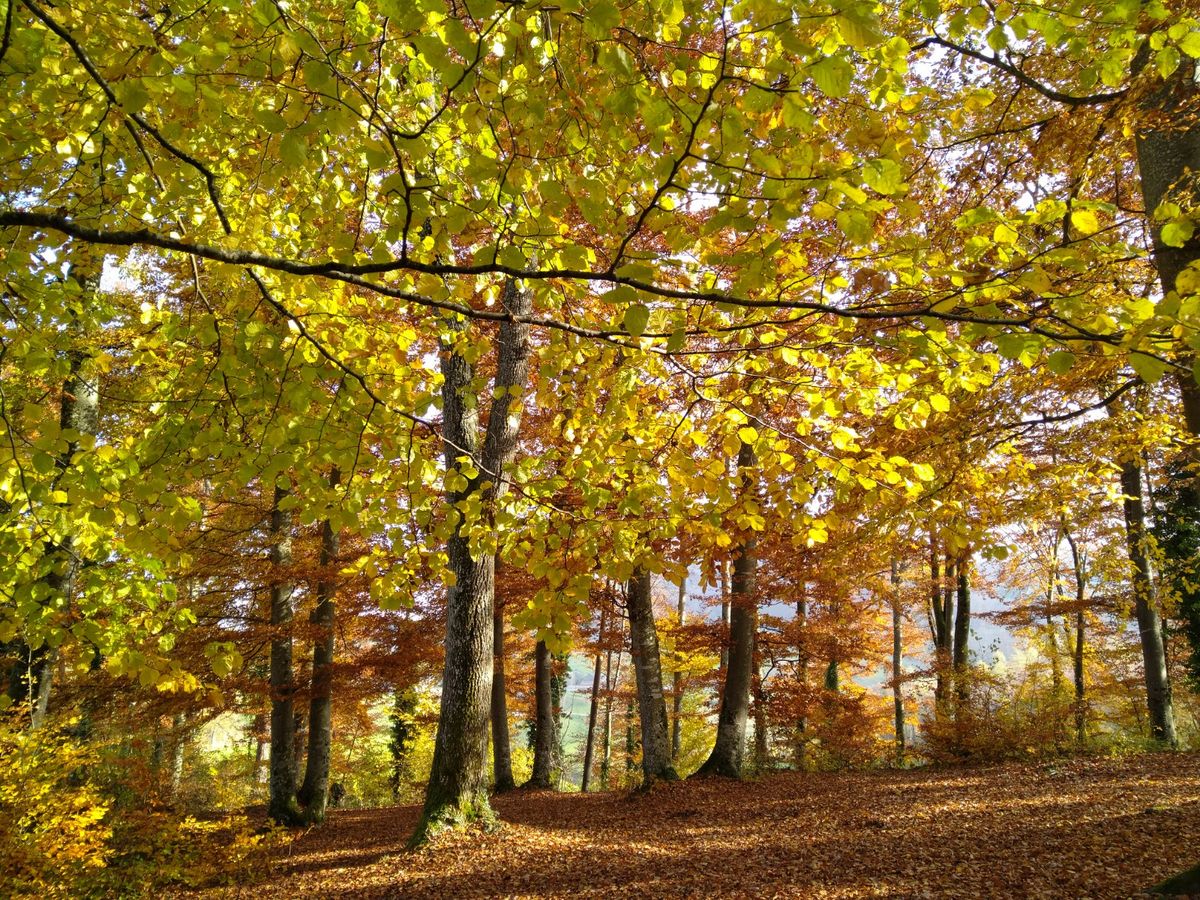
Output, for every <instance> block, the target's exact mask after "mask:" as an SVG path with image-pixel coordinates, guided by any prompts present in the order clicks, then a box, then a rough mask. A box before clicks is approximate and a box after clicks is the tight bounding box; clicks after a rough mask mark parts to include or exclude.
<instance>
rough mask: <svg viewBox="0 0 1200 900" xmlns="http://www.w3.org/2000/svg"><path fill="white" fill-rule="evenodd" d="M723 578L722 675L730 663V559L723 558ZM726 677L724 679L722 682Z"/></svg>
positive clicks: (719, 664) (721, 572) (720, 669)
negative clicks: (723, 634)
mask: <svg viewBox="0 0 1200 900" xmlns="http://www.w3.org/2000/svg"><path fill="white" fill-rule="evenodd" d="M718 576H719V577H720V580H721V627H722V628H723V629H724V631H725V640H723V641H722V642H721V657H720V662H719V663H718V667H717V671H718V672H720V673H721V674H722V675H724V674H725V668H726V666H728V665H729V625H730V607H729V560H727V559H723V560H721V569H720V571H719V572H718ZM723 682H724V679H722V683H723Z"/></svg>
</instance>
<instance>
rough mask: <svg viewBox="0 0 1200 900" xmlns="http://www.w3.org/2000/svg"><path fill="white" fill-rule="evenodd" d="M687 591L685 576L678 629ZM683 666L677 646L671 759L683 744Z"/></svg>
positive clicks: (680, 590)
mask: <svg viewBox="0 0 1200 900" xmlns="http://www.w3.org/2000/svg"><path fill="white" fill-rule="evenodd" d="M686 591H687V575H686V574H685V575H684V576H683V578H681V579H679V600H678V603H677V612H678V615H679V627H680V628H683V618H684V615H685V613H684V609H683V602H684V600H685V599H686ZM682 666H683V654H682V653H680V652H679V648H678V646H676V648H675V674H674V676H673V678H672V679H671V691H672V693H673V695H674V696H673V697H672V698H671V759H672V760H675V759H678V758H679V746H680V744H681V743H682V742H683V673H682V672H681V671H680V669H681V668H682Z"/></svg>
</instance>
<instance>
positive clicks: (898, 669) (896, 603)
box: [892, 559, 907, 763]
mask: <svg viewBox="0 0 1200 900" xmlns="http://www.w3.org/2000/svg"><path fill="white" fill-rule="evenodd" d="M901 625H902V620H901V616H900V569H899V567H898V566H897V565H896V560H894V559H893V560H892V706H893V707H894V721H895V727H896V760H897V762H900V763H903V762H904V751H905V749H906V748H905V741H906V740H907V738H906V737H905V734H904V689H903V687H902V685H901V681H902V679H903V676H904V673H903V671H902V665H903V662H902V661H903V658H904V657H903V650H904V648H903V636H904V635H903V629H902V628H901Z"/></svg>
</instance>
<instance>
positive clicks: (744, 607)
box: [696, 441, 758, 778]
mask: <svg viewBox="0 0 1200 900" xmlns="http://www.w3.org/2000/svg"><path fill="white" fill-rule="evenodd" d="M756 465H757V460H756V459H755V456H754V448H753V446H751V445H750V444H748V443H746V442H745V441H743V442H742V445H741V449H740V450H739V451H738V469H739V472H740V476H741V481H742V490H743V492H745V493H750V492H752V491H753V487H754V483H755V475H754V468H755V466H756ZM756 545H757V541H756V539H755V538H754V537H753V536H752V535H751V536H748V537H746V538H745V539H744V541H743V543H742V545H741V546H740V547H739V548H738V550H737V554H736V556H735V557H734V561H733V583H732V590H731V591H730V622H729V664H728V666H726V669H725V690H724V693H723V695H722V701H721V712H720V714H719V716H718V717H717V740H716V743H715V744H714V746H713V751H712V754H711V755H710V756H709V757H708V760H707V761H706V762H705V763H704V765H702V766H701V767H700V770H699V771H698V772H697V773H696V774H698V775H723V776H726V777H728V778H741V776H742V763H743V758H744V756H745V752H746V719H747V717H748V715H749V712H750V683H751V676H752V670H753V668H754V635H755V634H756V633H757V632H758V608H757V605H756V598H755V595H754V593H755V569H756V568H757V562H758V557H757V555H756Z"/></svg>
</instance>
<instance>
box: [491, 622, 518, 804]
mask: <svg viewBox="0 0 1200 900" xmlns="http://www.w3.org/2000/svg"><path fill="white" fill-rule="evenodd" d="M492 778H493V780H494V781H495V783H496V785H495V788H496V793H498V794H499V793H503V792H504V791H511V790H512V789H513V788H514V787H516V782H515V781H514V780H513V772H512V742H511V740H510V738H509V734H508V685H507V683H506V678H505V675H504V611H503V610H501V609H496V611H495V614H494V615H493V616H492Z"/></svg>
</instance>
